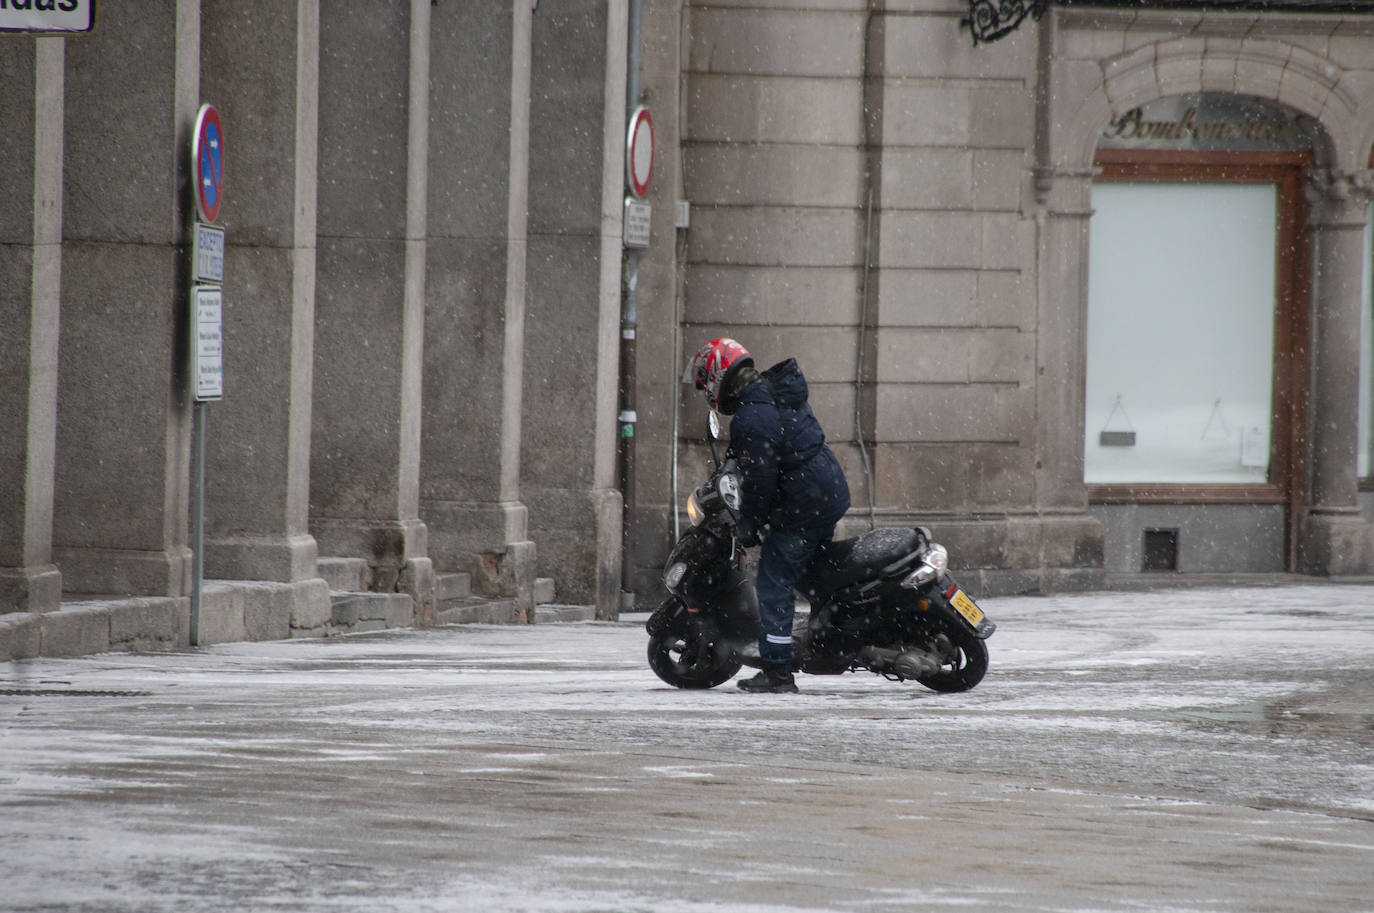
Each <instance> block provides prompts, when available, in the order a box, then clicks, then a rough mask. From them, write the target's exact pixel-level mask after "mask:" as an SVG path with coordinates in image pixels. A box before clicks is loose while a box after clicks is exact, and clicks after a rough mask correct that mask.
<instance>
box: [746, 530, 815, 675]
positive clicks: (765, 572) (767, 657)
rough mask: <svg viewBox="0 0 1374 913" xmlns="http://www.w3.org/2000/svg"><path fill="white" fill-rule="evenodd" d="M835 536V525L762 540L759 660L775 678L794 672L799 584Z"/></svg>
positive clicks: (778, 533)
mask: <svg viewBox="0 0 1374 913" xmlns="http://www.w3.org/2000/svg"><path fill="white" fill-rule="evenodd" d="M834 535H835V525H834V524H833V523H832V524H830V525H828V526H820V527H812V528H811V529H803V530H790V529H779V530H773V531H772V532H770V533H769V534H768V535H767V537H766V538H765V539H764V540H763V550H762V551H761V553H760V554H759V575H758V582H757V584H756V586H755V590H756V592H757V593H758V598H759V658H760V659H762V660H763V667H764V669H766V670H768V671H769V672H772V673H774V674H776V675H782V674H788V673H791V671H792V617H793V616H794V615H795V614H796V609H797V604H796V596H795V595H794V590H795V589H796V586H797V581H798V580H799V579H801V576H802V574H803V573H804V572H805V571H806V566H807V565H808V564H810V563H811V558H812V557H813V556H814V555H815V554H816V549H818V548H820V546H821V545H822V543H825V542H829V541H830V539H831V538H832V537H833V536H834Z"/></svg>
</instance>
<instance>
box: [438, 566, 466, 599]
mask: <svg viewBox="0 0 1374 913" xmlns="http://www.w3.org/2000/svg"><path fill="white" fill-rule="evenodd" d="M471 595H472V575H471V574H465V573H444V574H435V575H434V601H435V602H436V603H439V604H442V603H445V602H450V601H452V600H455V599H467V598H468V597H469V596H471Z"/></svg>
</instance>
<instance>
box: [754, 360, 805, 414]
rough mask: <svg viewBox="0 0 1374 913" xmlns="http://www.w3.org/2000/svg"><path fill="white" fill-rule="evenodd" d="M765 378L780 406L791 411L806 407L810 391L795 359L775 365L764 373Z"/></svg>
mask: <svg viewBox="0 0 1374 913" xmlns="http://www.w3.org/2000/svg"><path fill="white" fill-rule="evenodd" d="M763 378H764V380H766V381H768V385H769V386H770V387H772V388H773V397H774V399H775V400H776V401H777V403H778V404H779V405H781V406H787V407H788V408H791V409H800V408H801V407H802V406H804V405H806V400H807V397H808V396H809V394H810V391H809V389H808V388H807V386H806V377H805V376H804V375H803V374H802V372H801V368H799V367H798V366H797V360H796V359H795V358H789V359H787V360H786V361H780V362H778V363H777V364H775V365H773V367H771V368H769V369H768V370H767V371H764V372H763Z"/></svg>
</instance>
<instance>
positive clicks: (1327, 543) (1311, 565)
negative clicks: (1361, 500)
mask: <svg viewBox="0 0 1374 913" xmlns="http://www.w3.org/2000/svg"><path fill="white" fill-rule="evenodd" d="M1298 570H1300V571H1301V572H1302V573H1304V574H1313V575H1317V576H1322V577H1340V576H1345V575H1350V574H1368V573H1370V572H1371V571H1374V527H1372V526H1371V525H1370V524H1369V523H1366V522H1365V520H1364V518H1363V517H1362V516H1361V515H1360V513H1359V511H1358V509H1355V508H1352V509H1350V510H1339V511H1320V512H1319V511H1312V512H1311V513H1309V514H1308V515H1307V516H1306V517H1304V518H1303V521H1302V527H1301V531H1300V532H1299V538H1298Z"/></svg>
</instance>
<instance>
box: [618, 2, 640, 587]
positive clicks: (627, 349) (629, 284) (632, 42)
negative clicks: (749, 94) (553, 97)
mask: <svg viewBox="0 0 1374 913" xmlns="http://www.w3.org/2000/svg"><path fill="white" fill-rule="evenodd" d="M642 14H643V0H630V9H629V60H628V66H627V67H626V77H625V116H626V117H627V118H628V117H629V116H630V114H631V113H632V112H633V111H634V110H635V108H636V107H637V106H638V105H639V95H640V85H639V69H640V65H641V63H642V60H643V55H642V53H641V51H640V47H639V45H640V34H641V31H642V18H643V15H642ZM628 127H629V124H628V123H626V128H627V129H628ZM624 269H625V273H624V286H623V288H622V290H621V296H620V416H619V425H620V496H621V505H622V513H621V519H620V611H622V612H631V611H634V607H635V522H634V515H635V422H636V420H637V416H636V415H635V376H636V370H635V333H636V330H637V329H638V323H639V313H638V307H639V306H638V301H637V293H638V287H639V251H638V250H636V249H635V248H627V249H626V251H625V264H624Z"/></svg>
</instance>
